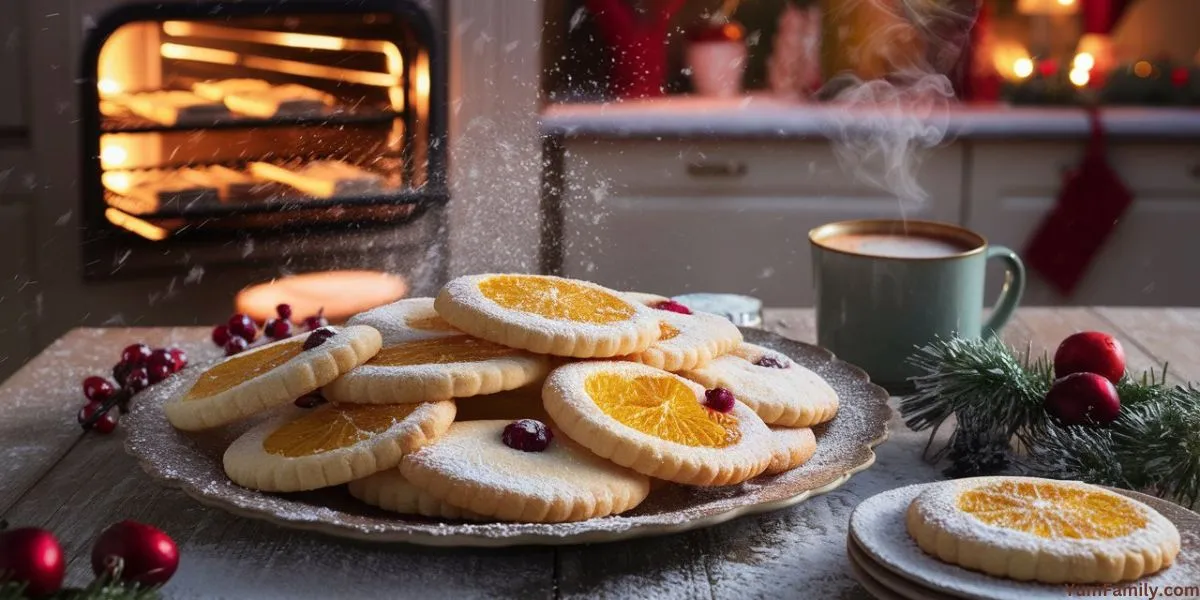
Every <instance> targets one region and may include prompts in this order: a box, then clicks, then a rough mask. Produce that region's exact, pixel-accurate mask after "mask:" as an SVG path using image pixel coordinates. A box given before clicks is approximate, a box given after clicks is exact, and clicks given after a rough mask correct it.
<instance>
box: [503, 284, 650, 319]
mask: <svg viewBox="0 0 1200 600" xmlns="http://www.w3.org/2000/svg"><path fill="white" fill-rule="evenodd" d="M479 291H480V292H481V293H482V294H483V296H484V297H485V298H487V299H489V300H491V301H492V302H495V303H496V304H499V305H500V306H503V307H504V308H508V309H511V310H517V311H521V312H525V313H532V314H535V315H538V316H542V317H546V318H547V319H555V320H559V321H578V322H582V323H616V322H618V321H624V320H627V319H629V318H631V317H633V315H634V314H636V311H635V309H634V308H633V305H632V304H630V303H628V302H626V301H625V300H622V299H621V298H620V297H618V296H617V295H616V294H612V293H609V292H606V291H604V290H597V289H594V288H590V287H587V286H584V285H580V284H578V283H575V282H572V281H566V280H562V279H550V278H547V277H540V276H537V275H497V276H495V277H488V278H487V279H484V280H483V281H480V282H479Z"/></svg>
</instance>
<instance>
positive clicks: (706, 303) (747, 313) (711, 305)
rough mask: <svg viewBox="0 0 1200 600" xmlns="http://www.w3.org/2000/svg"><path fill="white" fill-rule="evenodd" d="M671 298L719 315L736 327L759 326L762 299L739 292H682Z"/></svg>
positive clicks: (691, 307) (760, 322) (761, 322)
mask: <svg viewBox="0 0 1200 600" xmlns="http://www.w3.org/2000/svg"><path fill="white" fill-rule="evenodd" d="M672 300H674V301H676V302H678V303H680V304H682V305H684V306H686V307H688V308H690V309H692V310H697V311H700V312H707V313H713V314H716V315H721V316H722V317H725V318H726V319H729V320H730V321H732V322H733V324H734V325H737V326H738V327H754V328H761V327H762V324H763V317H762V300H759V299H758V298H755V297H753V296H743V295H741V294H709V293H699V294H683V295H681V296H675V297H674V298H672Z"/></svg>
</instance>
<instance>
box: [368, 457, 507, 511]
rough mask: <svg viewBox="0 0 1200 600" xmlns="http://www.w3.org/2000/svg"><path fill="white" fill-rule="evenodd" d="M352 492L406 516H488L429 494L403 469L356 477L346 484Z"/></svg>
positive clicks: (369, 501) (373, 503) (380, 506)
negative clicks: (403, 473) (412, 480)
mask: <svg viewBox="0 0 1200 600" xmlns="http://www.w3.org/2000/svg"><path fill="white" fill-rule="evenodd" d="M346 487H347V489H349V490H350V495H351V496H354V497H355V498H358V499H359V500H362V501H363V502H366V503H367V504H370V505H371V506H378V507H379V508H382V509H384V510H389V511H392V512H397V513H401V514H406V515H421V516H423V517H433V518H435V519H461V520H466V521H485V520H487V519H488V517H485V516H483V515H477V514H475V513H473V512H471V511H469V510H463V509H461V508H459V507H457V506H454V505H453V504H447V503H445V502H442V501H441V500H438V499H437V498H434V497H433V496H431V495H429V493H428V492H426V491H425V490H422V489H421V488H418V487H417V486H415V485H413V484H412V483H409V481H408V480H407V479H405V478H404V475H401V474H400V469H388V470H386V471H380V472H378V473H376V474H374V475H370V476H368V477H364V478H362V479H356V480H354V481H351V482H350V485H348V486H346Z"/></svg>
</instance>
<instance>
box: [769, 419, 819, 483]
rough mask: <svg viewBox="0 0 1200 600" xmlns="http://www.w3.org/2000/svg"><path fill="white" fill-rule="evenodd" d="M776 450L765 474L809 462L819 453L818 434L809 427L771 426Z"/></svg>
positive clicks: (775, 473) (783, 471)
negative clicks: (814, 433)
mask: <svg viewBox="0 0 1200 600" xmlns="http://www.w3.org/2000/svg"><path fill="white" fill-rule="evenodd" d="M770 430H771V439H772V440H774V442H775V446H774V451H773V452H772V455H771V464H770V465H768V466H767V470H766V471H763V475H778V474H780V473H785V472H787V471H791V470H792V469H795V468H796V467H799V466H800V465H803V464H804V463H806V462H808V460H809V459H810V458H812V457H813V455H814V454H816V453H817V436H815V435H813V430H812V429H809V428H808V427H775V426H771V427H770Z"/></svg>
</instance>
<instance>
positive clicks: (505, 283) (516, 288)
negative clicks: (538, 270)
mask: <svg viewBox="0 0 1200 600" xmlns="http://www.w3.org/2000/svg"><path fill="white" fill-rule="evenodd" d="M434 307H435V308H436V309H437V312H438V314H440V315H441V316H442V318H443V319H445V320H446V321H447V322H449V323H450V324H451V325H453V326H454V327H457V328H458V329H461V330H462V331H464V332H466V333H468V334H470V335H473V336H476V337H479V338H482V339H485V340H489V341H492V342H495V343H497V344H502V345H505V346H509V347H512V348H522V349H525V350H529V351H532V352H536V353H539V354H553V355H558V356H571V357H576V358H597V357H612V356H621V355H625V354H632V353H634V352H641V351H642V350H645V349H646V348H648V347H649V346H650V344H652V343H653V342H654V341H655V340H656V339H658V336H659V327H658V320H657V319H656V318H655V316H654V315H653V314H651V311H652V309H650V308H648V307H646V306H644V305H642V304H640V303H638V302H633V301H630V300H628V299H626V298H625V297H624V296H622V294H621V293H620V292H615V291H612V290H610V289H608V288H605V287H602V286H599V285H596V284H594V283H590V282H587V281H578V280H574V279H565V278H562V277H553V276H548V275H505V274H486V275H469V276H465V277H459V278H457V279H454V280H451V281H450V282H449V283H447V284H446V286H445V287H443V288H442V290H441V292H440V293H439V294H438V296H437V299H436V300H435V301H434Z"/></svg>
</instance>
